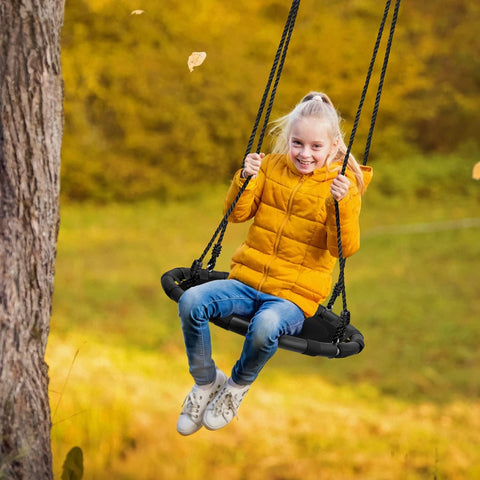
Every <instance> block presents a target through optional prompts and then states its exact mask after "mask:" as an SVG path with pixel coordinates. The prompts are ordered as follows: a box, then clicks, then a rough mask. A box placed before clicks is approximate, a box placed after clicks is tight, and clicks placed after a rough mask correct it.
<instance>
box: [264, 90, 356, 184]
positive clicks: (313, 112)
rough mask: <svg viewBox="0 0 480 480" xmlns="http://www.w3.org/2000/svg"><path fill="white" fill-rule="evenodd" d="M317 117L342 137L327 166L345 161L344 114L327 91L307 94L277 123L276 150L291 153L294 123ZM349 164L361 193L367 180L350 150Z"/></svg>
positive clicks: (274, 132)
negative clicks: (342, 119) (342, 123)
mask: <svg viewBox="0 0 480 480" xmlns="http://www.w3.org/2000/svg"><path fill="white" fill-rule="evenodd" d="M311 117H313V118H317V119H319V120H321V121H324V122H325V123H326V125H327V128H328V130H329V133H330V135H331V138H332V140H338V150H337V154H336V155H331V156H329V158H327V169H328V168H329V167H330V166H331V165H332V163H339V164H342V163H343V161H344V159H345V155H346V153H347V146H346V145H345V140H344V138H343V134H342V132H341V130H340V122H341V117H340V115H339V114H338V112H337V110H336V109H335V107H334V106H333V103H332V101H331V100H330V98H329V97H328V95H326V94H325V93H321V92H310V93H308V94H307V95H305V96H304V97H303V98H302V100H301V101H300V103H298V104H297V105H296V106H295V108H294V109H293V110H292V111H291V112H290V113H288V114H287V115H285V116H284V117H281V118H279V119H278V120H275V121H274V122H273V128H272V130H271V131H270V134H271V135H272V136H273V139H274V141H273V150H272V151H273V153H282V154H287V153H288V152H289V150H290V137H291V131H292V127H293V125H294V124H295V123H296V122H297V121H298V120H299V119H300V118H311ZM347 167H348V168H349V169H350V170H351V171H352V172H353V174H354V175H355V179H356V181H357V187H358V189H359V191H360V193H363V192H364V190H365V185H364V182H363V173H362V170H361V168H360V165H359V164H358V163H357V161H356V160H355V157H354V156H353V155H352V154H351V153H350V154H349V157H348V163H347Z"/></svg>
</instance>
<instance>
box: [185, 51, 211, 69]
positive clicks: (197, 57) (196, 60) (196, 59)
mask: <svg viewBox="0 0 480 480" xmlns="http://www.w3.org/2000/svg"><path fill="white" fill-rule="evenodd" d="M206 57H207V54H206V53H205V52H193V53H192V54H191V55H190V56H189V57H188V68H189V69H190V71H191V72H193V69H194V68H195V67H198V66H199V65H201V64H202V63H203V62H204V60H205V58H206Z"/></svg>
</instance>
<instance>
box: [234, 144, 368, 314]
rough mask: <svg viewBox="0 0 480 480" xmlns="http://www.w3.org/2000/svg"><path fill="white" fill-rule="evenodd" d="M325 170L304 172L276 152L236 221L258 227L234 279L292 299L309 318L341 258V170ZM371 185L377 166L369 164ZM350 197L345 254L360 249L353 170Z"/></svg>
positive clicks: (344, 219)
mask: <svg viewBox="0 0 480 480" xmlns="http://www.w3.org/2000/svg"><path fill="white" fill-rule="evenodd" d="M330 168H331V170H330V171H327V168H326V167H324V168H320V169H317V170H315V171H314V172H313V173H311V174H309V175H301V174H299V173H298V171H297V169H296V168H295V166H294V165H293V163H292V162H291V160H290V158H289V156H288V155H279V154H271V155H267V156H266V157H265V158H264V159H263V161H262V166H261V169H260V172H259V174H258V176H257V177H256V178H255V179H252V180H251V181H250V182H249V184H248V186H247V188H246V190H245V192H243V194H242V195H241V197H240V199H239V201H238V203H237V205H236V206H235V209H234V211H233V212H232V214H231V215H230V217H229V221H231V222H244V221H247V220H249V219H251V218H252V217H253V218H254V220H253V223H252V225H251V227H250V229H249V231H248V234H247V238H246V240H245V242H244V243H243V244H242V245H241V246H240V247H239V248H238V249H237V251H236V252H235V253H234V255H233V258H232V265H231V271H230V274H229V278H232V279H236V280H239V281H241V282H243V283H245V284H247V285H249V286H251V287H253V288H255V289H257V290H260V291H262V292H265V293H269V294H271V295H276V296H278V297H281V298H285V299H287V300H290V301H292V302H293V303H295V304H296V305H298V306H299V307H300V308H301V309H302V310H303V312H304V313H305V315H306V316H307V317H309V316H312V315H314V314H315V312H316V310H317V308H318V304H319V303H321V302H323V301H324V300H325V299H326V298H327V296H328V294H329V292H330V289H331V283H332V271H333V268H334V265H335V262H336V258H338V245H337V228H336V221H335V205H334V200H333V197H332V196H331V194H330V184H331V182H332V180H333V179H334V178H335V177H336V175H337V172H336V171H335V169H334V168H332V167H330ZM362 170H363V173H364V182H365V185H368V183H369V182H370V179H371V176H372V171H371V168H370V167H362ZM240 174H241V170H239V171H238V172H237V173H236V174H235V176H234V178H233V181H232V185H231V186H230V189H229V191H228V193H227V197H226V200H225V212H226V211H227V209H228V207H229V206H230V205H231V204H232V202H233V200H234V198H235V197H236V195H237V193H238V191H239V189H240V188H241V186H242V185H243V182H244V180H243V179H242V178H241V175H240ZM345 175H346V176H347V177H348V178H349V179H350V189H349V193H348V194H347V196H346V197H345V198H344V199H343V200H341V201H340V202H339V211H340V220H341V239H342V251H343V256H344V257H349V256H350V255H353V254H354V253H355V252H356V251H357V250H358V248H359V246H360V228H359V214H360V207H361V195H360V193H359V191H358V189H357V186H356V181H355V177H354V175H353V173H352V172H351V171H350V170H349V169H347V171H346V173H345Z"/></svg>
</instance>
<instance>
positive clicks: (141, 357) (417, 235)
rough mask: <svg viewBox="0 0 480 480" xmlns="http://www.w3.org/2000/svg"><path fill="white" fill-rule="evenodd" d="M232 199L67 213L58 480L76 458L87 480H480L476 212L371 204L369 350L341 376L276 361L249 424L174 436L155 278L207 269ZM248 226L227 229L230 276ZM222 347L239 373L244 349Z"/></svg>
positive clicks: (364, 318) (357, 312)
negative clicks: (202, 265) (204, 257)
mask: <svg viewBox="0 0 480 480" xmlns="http://www.w3.org/2000/svg"><path fill="white" fill-rule="evenodd" d="M475 185H476V186H478V184H475ZM479 189H480V188H479ZM225 190H226V187H224V186H223V187H215V188H213V190H212V191H211V192H210V193H206V194H205V195H204V197H202V198H197V199H194V200H192V201H190V202H183V203H171V204H156V203H154V202H145V203H139V204H131V205H108V206H103V207H99V206H94V205H81V206H78V205H77V206H75V205H63V208H62V221H61V231H60V238H59V243H58V259H57V273H56V279H55V284H56V287H55V296H54V309H53V317H52V323H51V332H52V333H51V337H50V340H49V347H48V357H47V359H48V361H49V364H50V366H51V378H52V380H51V403H52V411H54V412H55V417H54V419H53V422H54V426H53V429H52V445H53V450H54V455H55V465H56V471H57V472H58V471H59V470H60V467H61V463H62V461H63V459H64V456H65V455H66V453H67V451H68V450H69V449H70V448H71V447H72V446H74V445H79V446H80V447H81V448H82V449H83V450H84V455H85V467H86V473H85V478H88V479H103V478H116V479H136V480H137V479H157V478H162V479H166V480H168V479H180V478H182V479H183V478H186V479H189V480H190V479H196V478H204V476H206V475H208V476H209V477H210V478H212V479H214V480H216V479H217V478H231V479H232V480H235V479H245V478H247V479H249V480H250V479H256V478H269V479H270V478H272V479H297V478H298V479H300V478H302V479H305V478H306V479H309V478H311V479H318V478H321V479H329V478H332V479H335V480H337V479H353V478H368V479H397V478H398V479H399V478H402V479H425V478H431V479H434V478H438V479H443V478H448V479H463V478H469V479H474V478H480V471H479V469H478V466H477V467H476V466H475V465H478V464H479V463H480V458H479V456H478V453H477V449H476V447H475V445H478V442H479V441H480V434H478V432H479V431H480V428H479V427H480V425H479V424H478V419H479V418H480V415H479V413H480V411H479V409H480V402H479V396H478V395H479V392H480V379H479V376H478V367H479V366H480V354H479V350H478V346H477V343H478V340H477V339H478V338H479V334H480V326H479V323H478V319H479V318H480V296H479V295H478V285H480V255H479V254H480V249H479V241H478V240H479V238H480V237H479V235H480V227H479V225H478V223H476V224H475V223H473V224H472V225H470V226H469V227H468V228H457V227H459V226H461V223H459V224H458V225H455V224H452V223H451V222H452V221H453V220H455V221H460V220H461V219H465V218H477V220H478V201H477V199H476V198H475V199H474V200H473V201H472V199H471V198H468V196H467V197H465V196H461V195H458V196H457V195H452V194H450V195H448V196H447V197H445V196H442V195H440V196H434V197H433V198H432V197H428V198H406V199H405V201H403V200H404V199H402V198H401V197H400V198H399V197H396V196H392V197H386V196H376V194H373V195H372V196H370V197H369V196H368V195H369V194H368V193H367V197H366V199H365V206H364V211H363V212H362V232H363V235H362V248H361V250H360V252H359V253H357V254H356V255H355V256H354V257H352V258H351V259H349V260H348V261H347V274H346V282H347V295H348V297H347V298H348V304H349V309H350V311H351V312H352V323H354V324H355V325H356V326H357V327H358V328H360V329H361V330H362V332H363V333H364V335H365V337H366V343H367V346H366V349H365V350H364V351H363V352H362V353H361V354H360V355H358V356H355V357H352V358H348V359H344V360H327V359H323V358H311V357H307V356H303V355H299V354H295V353H291V352H286V351H283V350H279V352H278V353H277V355H276V356H275V357H274V358H273V359H272V361H271V362H270V363H269V365H268V366H267V367H266V369H265V370H264V372H262V375H261V377H260V378H259V381H258V384H256V385H255V388H253V389H252V391H251V393H249V397H248V400H246V402H245V406H242V411H241V413H240V415H241V421H240V422H238V423H235V425H232V426H229V427H227V428H226V429H225V430H224V431H221V432H216V433H214V434H212V433H209V432H203V431H202V432H199V434H197V435H195V436H194V437H191V438H188V439H184V438H182V437H180V436H179V435H178V434H176V432H175V423H176V418H177V416H178V413H179V410H180V406H181V402H182V400H183V396H184V395H185V393H186V392H187V391H188V389H189V388H190V386H191V385H190V384H191V379H190V378H189V376H188V372H187V365H186V360H185V354H184V351H183V340H182V336H181V332H180V328H179V324H178V318H177V313H176V304H174V303H173V302H172V301H170V300H169V299H167V297H166V296H165V295H164V294H163V292H162V291H161V286H160V276H161V274H162V273H163V272H165V271H166V270H168V269H170V268H173V267H177V266H189V265H190V264H191V262H192V260H193V259H195V258H197V257H198V256H199V255H200V254H201V253H202V251H203V248H204V246H205V245H206V244H207V242H208V240H209V239H210V235H211V234H212V233H213V231H214V229H215V228H216V226H217V224H218V221H219V220H220V215H221V208H222V202H223V195H224V193H225ZM412 224H414V225H417V226H419V228H416V229H411V228H409V227H408V226H409V225H412ZM246 227H247V226H245V225H232V226H231V227H229V230H228V231H227V236H226V239H225V244H224V251H223V253H222V256H221V257H220V260H219V263H218V265H217V267H218V269H220V270H228V265H229V259H230V256H231V254H232V253H233V251H234V249H235V248H236V246H237V245H238V243H239V242H240V241H241V240H242V238H243V237H244V235H245V231H246ZM212 332H213V341H214V350H215V353H216V359H217V361H218V363H219V364H220V366H221V367H222V368H224V369H225V370H227V371H228V369H229V368H230V367H231V365H232V364H233V362H234V361H235V359H236V357H237V355H238V353H239V350H240V348H241V341H242V339H241V337H239V336H237V335H235V334H233V333H229V332H225V331H223V330H221V329H218V328H217V327H212ZM70 367H71V372H70V374H69V369H70ZM269 422H272V424H270V423H269ZM217 451H220V452H221V458H219V455H218V453H216V452H217ZM318 472H322V473H321V476H319V474H318Z"/></svg>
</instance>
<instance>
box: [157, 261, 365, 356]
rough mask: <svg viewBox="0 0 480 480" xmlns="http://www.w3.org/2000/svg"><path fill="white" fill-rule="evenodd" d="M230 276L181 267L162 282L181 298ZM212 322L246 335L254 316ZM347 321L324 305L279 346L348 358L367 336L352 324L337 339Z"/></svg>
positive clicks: (234, 316) (167, 290)
mask: <svg viewBox="0 0 480 480" xmlns="http://www.w3.org/2000/svg"><path fill="white" fill-rule="evenodd" d="M227 276H228V273H227V272H219V271H210V270H207V269H198V271H197V272H196V275H195V278H192V270H191V268H182V267H179V268H174V269H173V270H170V271H168V272H166V273H164V274H163V275H162V278H161V282H162V288H163V290H164V291H165V293H166V294H167V296H168V297H169V298H171V299H172V300H174V301H175V302H178V301H179V299H180V297H181V296H182V295H183V293H184V292H185V290H187V289H188V288H190V287H192V286H194V285H200V284H202V283H205V282H208V281H210V280H224V279H226V278H227ZM211 322H212V323H214V324H215V325H218V326H219V327H222V328H224V329H226V330H230V331H232V332H235V333H238V334H239V335H245V334H246V332H247V329H248V324H249V323H250V319H249V318H245V317H240V316H238V315H230V316H228V317H225V318H215V319H212V320H211ZM343 324H344V321H343V319H342V318H341V317H339V316H338V315H337V314H335V313H334V312H333V311H332V310H330V309H327V308H325V307H324V306H323V305H320V306H319V307H318V310H317V312H316V314H315V315H314V316H313V317H309V318H307V319H306V320H305V323H304V325H303V329H302V331H301V332H300V333H299V334H298V335H296V336H292V335H282V336H281V337H280V339H279V347H281V348H283V349H285V350H290V351H292V352H297V353H302V354H305V355H310V356H313V357H316V356H322V357H328V358H345V357H349V356H351V355H356V354H357V353H360V352H361V351H362V350H363V348H364V346H365V340H364V338H363V335H362V334H361V333H360V331H359V330H357V329H356V328H355V327H354V326H353V325H351V324H348V325H347V326H346V327H345V329H344V333H343V335H342V337H341V338H340V339H339V341H338V342H335V341H334V340H333V339H334V338H336V337H337V333H338V331H339V329H341V328H342V326H343Z"/></svg>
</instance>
